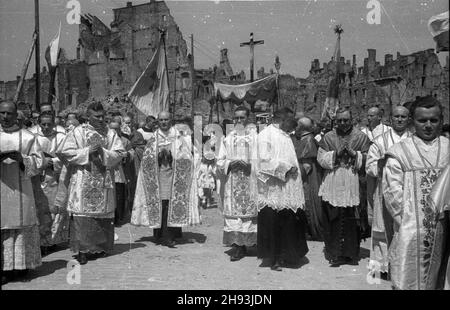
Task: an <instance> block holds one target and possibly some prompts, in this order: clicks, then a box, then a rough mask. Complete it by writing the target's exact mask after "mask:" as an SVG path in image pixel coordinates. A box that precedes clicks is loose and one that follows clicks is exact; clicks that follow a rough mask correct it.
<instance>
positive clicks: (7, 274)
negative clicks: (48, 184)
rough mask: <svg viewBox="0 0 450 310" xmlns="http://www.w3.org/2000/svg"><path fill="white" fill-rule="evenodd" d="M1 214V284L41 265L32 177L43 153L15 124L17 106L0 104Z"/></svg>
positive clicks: (34, 141)
mask: <svg viewBox="0 0 450 310" xmlns="http://www.w3.org/2000/svg"><path fill="white" fill-rule="evenodd" d="M0 125H1V127H0V174H1V178H0V205H1V208H0V213H1V238H2V247H1V248H2V261H1V270H2V284H4V283H5V282H7V281H9V280H11V279H12V278H13V277H14V276H15V274H14V272H13V271H16V273H17V272H19V273H25V272H26V271H27V270H29V269H35V268H36V267H38V266H40V265H41V252H40V245H39V221H38V218H37V212H36V206H35V199H34V193H33V185H32V183H31V177H33V176H36V175H38V174H39V169H40V167H41V166H42V162H43V154H42V151H41V149H40V146H39V143H37V142H36V138H35V137H34V135H33V134H31V133H30V132H29V131H28V130H26V129H22V128H20V127H19V125H18V124H17V107H16V105H15V104H14V103H12V102H8V101H5V102H2V103H0Z"/></svg>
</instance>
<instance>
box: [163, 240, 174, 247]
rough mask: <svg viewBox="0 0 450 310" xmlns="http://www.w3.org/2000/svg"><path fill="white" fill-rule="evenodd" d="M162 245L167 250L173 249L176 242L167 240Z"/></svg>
mask: <svg viewBox="0 0 450 310" xmlns="http://www.w3.org/2000/svg"><path fill="white" fill-rule="evenodd" d="M162 244H163V245H165V246H166V247H168V248H171V249H174V248H175V246H176V245H177V242H176V241H175V240H167V241H164V242H163V243H162Z"/></svg>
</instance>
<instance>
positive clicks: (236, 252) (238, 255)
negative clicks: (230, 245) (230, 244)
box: [230, 246, 244, 262]
mask: <svg viewBox="0 0 450 310" xmlns="http://www.w3.org/2000/svg"><path fill="white" fill-rule="evenodd" d="M234 248H235V250H234V253H233V255H231V257H230V261H232V262H236V261H238V260H241V259H242V258H243V257H244V250H243V249H242V247H241V246H235V247H234Z"/></svg>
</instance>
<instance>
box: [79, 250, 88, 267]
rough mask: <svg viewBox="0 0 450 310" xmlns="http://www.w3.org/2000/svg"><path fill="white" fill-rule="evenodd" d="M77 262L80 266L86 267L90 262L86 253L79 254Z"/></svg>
mask: <svg viewBox="0 0 450 310" xmlns="http://www.w3.org/2000/svg"><path fill="white" fill-rule="evenodd" d="M77 261H78V262H79V263H80V265H86V264H87V262H88V259H87V256H86V253H82V252H80V253H78V257H77Z"/></svg>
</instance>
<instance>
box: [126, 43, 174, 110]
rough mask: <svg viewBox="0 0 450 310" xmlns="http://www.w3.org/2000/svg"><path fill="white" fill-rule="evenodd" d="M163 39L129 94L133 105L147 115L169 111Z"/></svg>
mask: <svg viewBox="0 0 450 310" xmlns="http://www.w3.org/2000/svg"><path fill="white" fill-rule="evenodd" d="M163 40H164V39H163V37H161V39H160V42H159V46H158V49H157V50H156V52H155V54H153V57H152V60H150V63H149V64H148V65H147V68H145V70H144V72H142V74H141V76H140V77H139V79H138V80H137V81H136V83H135V84H134V85H133V87H132V88H131V90H130V92H129V94H128V98H130V100H131V102H132V103H133V105H134V106H135V107H136V108H137V110H138V111H139V112H140V113H142V114H144V115H145V116H149V115H152V116H155V117H157V116H158V114H159V112H161V111H168V108H169V82H168V77H167V70H166V59H165V52H164V42H163Z"/></svg>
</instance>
